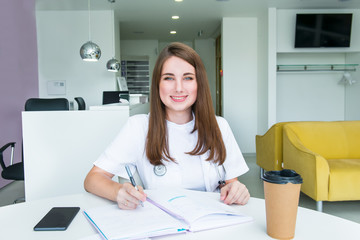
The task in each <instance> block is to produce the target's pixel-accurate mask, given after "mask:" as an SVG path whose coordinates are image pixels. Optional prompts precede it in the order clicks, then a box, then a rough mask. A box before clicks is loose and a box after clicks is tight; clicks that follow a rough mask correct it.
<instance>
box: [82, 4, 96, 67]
mask: <svg viewBox="0 0 360 240" xmlns="http://www.w3.org/2000/svg"><path fill="white" fill-rule="evenodd" d="M88 14H89V41H88V42H86V43H84V44H83V45H82V46H81V48H80V56H81V58H82V60H84V61H87V62H96V61H99V59H100V57H101V50H100V47H99V46H98V45H97V44H96V43H94V42H92V41H91V24H90V0H88Z"/></svg>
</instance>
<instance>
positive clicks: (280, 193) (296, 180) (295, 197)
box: [262, 169, 303, 239]
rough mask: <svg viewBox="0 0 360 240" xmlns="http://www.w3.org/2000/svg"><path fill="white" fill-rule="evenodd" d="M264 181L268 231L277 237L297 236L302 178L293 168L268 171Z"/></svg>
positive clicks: (273, 236) (288, 237)
mask: <svg viewBox="0 0 360 240" xmlns="http://www.w3.org/2000/svg"><path fill="white" fill-rule="evenodd" d="M262 180H263V181H264V193H265V207H266V232H267V234H268V235H269V236H270V237H272V238H275V239H292V238H294V236H295V225H296V216H297V209H298V205H299V196H300V187H301V183H302V182H303V181H302V178H301V176H300V175H299V174H297V173H296V172H295V171H293V170H289V169H284V170H281V171H268V172H265V174H264V176H262Z"/></svg>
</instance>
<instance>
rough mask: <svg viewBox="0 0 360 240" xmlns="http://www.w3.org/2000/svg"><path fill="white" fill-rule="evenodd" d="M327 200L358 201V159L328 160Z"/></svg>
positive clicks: (359, 180)
mask: <svg viewBox="0 0 360 240" xmlns="http://www.w3.org/2000/svg"><path fill="white" fill-rule="evenodd" d="M327 161H328V163H329V167H330V176H329V200H330V201H338V200H359V199H360V159H328V160H327Z"/></svg>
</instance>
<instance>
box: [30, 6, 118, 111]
mask: <svg viewBox="0 0 360 240" xmlns="http://www.w3.org/2000/svg"><path fill="white" fill-rule="evenodd" d="M112 14H113V12H112V11H92V12H91V38H92V39H91V40H92V41H93V42H95V43H96V44H98V45H99V46H100V49H101V51H102V55H101V58H100V60H99V61H98V62H84V61H82V59H81V57H80V53H79V52H80V47H81V46H82V45H83V44H84V43H85V42H87V41H88V40H89V36H88V29H89V27H88V12H87V11H37V12H36V22H37V41H38V60H39V96H40V97H44V98H47V97H49V98H53V97H65V98H68V99H69V100H70V101H72V100H73V98H74V97H77V96H81V97H83V98H84V99H85V102H86V105H87V106H90V105H99V104H101V103H102V92H103V91H104V90H115V89H116V78H115V75H116V74H115V73H111V72H108V71H107V70H106V63H107V61H108V60H109V59H111V58H112V57H113V56H114V50H113V42H112V37H115V36H114V34H113V31H114V26H113V22H112ZM115 32H117V34H119V31H118V30H116V31H115ZM116 55H119V53H118V54H116ZM48 81H65V82H66V93H65V94H61V95H49V94H48V92H47V82H48ZM75 105H76V104H75ZM76 107H77V106H75V108H76Z"/></svg>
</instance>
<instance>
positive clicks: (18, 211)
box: [0, 193, 360, 240]
mask: <svg viewBox="0 0 360 240" xmlns="http://www.w3.org/2000/svg"><path fill="white" fill-rule="evenodd" d="M204 194H205V195H207V197H213V198H217V197H218V194H216V193H204ZM110 203H111V202H110V201H108V200H105V199H102V198H99V197H96V196H94V195H92V194H89V193H82V194H75V195H68V196H61V197H54V198H48V199H41V200H36V201H32V202H27V203H26V202H25V203H19V204H15V205H10V206H5V207H0V229H1V231H0V236H1V239H12V240H17V239H27V240H32V239H34V240H42V239H46V240H49V239H51V240H57V239H59V240H64V239H66V240H71V239H82V240H90V239H100V238H99V236H98V235H97V234H96V231H95V230H94V228H93V227H92V226H91V225H90V223H89V222H88V221H87V219H86V218H85V217H84V215H83V213H82V210H84V209H87V208H92V207H96V206H99V205H104V204H110ZM56 206H58V207H59V206H79V207H80V208H81V210H80V212H79V213H78V214H77V216H76V217H75V219H74V220H73V222H72V223H71V225H70V226H69V228H68V229H67V230H66V231H56V232H35V231H33V227H34V226H35V224H36V223H37V222H38V221H39V220H40V219H41V218H42V217H43V216H44V215H45V214H46V213H47V212H48V211H49V210H50V208H52V207H56ZM233 207H234V208H236V209H237V210H239V211H241V212H242V213H244V214H246V215H249V216H252V217H253V218H254V222H251V223H244V224H240V225H235V226H230V227H225V228H219V229H215V230H210V231H203V232H197V233H190V234H182V235H173V236H167V237H162V238H159V239H192V240H193V239H206V240H212V239H214V240H219V239H226V240H228V239H272V238H271V237H269V236H268V235H267V234H266V222H265V202H264V200H263V199H258V198H251V199H250V201H249V203H248V204H247V205H245V206H233ZM359 236H360V224H358V223H355V222H352V221H349V220H345V219H342V218H339V217H335V216H332V215H328V214H325V213H321V212H317V211H314V210H310V209H306V208H301V207H299V210H298V217H297V224H296V232H295V239H306V240H308V239H357V238H358V237H359Z"/></svg>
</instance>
